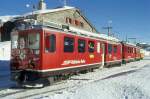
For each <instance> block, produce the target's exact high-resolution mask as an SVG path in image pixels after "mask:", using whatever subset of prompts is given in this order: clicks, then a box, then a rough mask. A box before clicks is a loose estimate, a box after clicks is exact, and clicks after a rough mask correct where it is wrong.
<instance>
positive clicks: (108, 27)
mask: <svg viewBox="0 0 150 99" xmlns="http://www.w3.org/2000/svg"><path fill="white" fill-rule="evenodd" d="M103 29H107V31H108V36H110V30H111V29H112V27H111V26H107V27H103Z"/></svg>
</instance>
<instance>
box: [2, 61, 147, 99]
mask: <svg viewBox="0 0 150 99" xmlns="http://www.w3.org/2000/svg"><path fill="white" fill-rule="evenodd" d="M147 63H150V62H147ZM147 63H144V64H143V65H142V66H136V67H135V66H131V67H130V68H126V66H122V67H120V70H119V71H118V72H115V73H111V71H113V69H112V70H111V69H106V71H101V70H96V72H95V73H94V74H93V73H92V72H90V73H89V74H88V73H87V74H85V75H84V74H81V76H73V77H71V79H68V80H64V81H60V82H58V83H55V84H53V85H52V86H48V87H44V88H41V89H19V88H15V87H14V88H12V87H10V88H7V89H4V90H0V98H9V97H11V98H18V99H23V98H29V97H34V96H37V95H40V94H55V93H57V92H59V93H61V91H62V90H66V89H71V88H76V87H80V86H83V85H85V84H87V83H91V82H97V81H100V80H105V79H109V78H113V77H117V76H122V75H125V74H128V73H132V72H136V71H137V70H139V69H141V68H143V67H144V66H147ZM124 68H126V69H124ZM107 72H109V73H110V74H108V73H107ZM86 75H92V76H93V75H96V76H95V78H92V77H91V78H89V77H86ZM82 76H85V77H82Z"/></svg>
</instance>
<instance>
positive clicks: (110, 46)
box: [108, 44, 112, 53]
mask: <svg viewBox="0 0 150 99" xmlns="http://www.w3.org/2000/svg"><path fill="white" fill-rule="evenodd" d="M111 52H112V44H108V53H111Z"/></svg>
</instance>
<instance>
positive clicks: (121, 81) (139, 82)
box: [32, 58, 150, 99]
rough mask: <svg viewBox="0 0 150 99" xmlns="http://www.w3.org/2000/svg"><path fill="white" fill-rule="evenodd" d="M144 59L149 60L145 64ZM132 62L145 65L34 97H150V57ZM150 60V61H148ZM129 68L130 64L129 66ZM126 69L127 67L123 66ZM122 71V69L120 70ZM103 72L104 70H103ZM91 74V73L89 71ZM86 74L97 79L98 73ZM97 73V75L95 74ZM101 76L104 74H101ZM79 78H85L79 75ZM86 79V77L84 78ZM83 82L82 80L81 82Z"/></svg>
mask: <svg viewBox="0 0 150 99" xmlns="http://www.w3.org/2000/svg"><path fill="white" fill-rule="evenodd" d="M144 61H147V63H146V64H144ZM144 61H141V62H139V63H138V62H135V63H130V64H128V65H132V66H131V67H132V68H136V67H138V66H139V65H142V64H144V65H143V67H142V68H140V69H133V70H131V71H128V72H123V73H122V72H121V73H117V74H116V75H111V76H108V77H106V78H104V79H100V80H95V81H93V82H91V83H87V84H84V85H81V86H77V87H74V88H70V89H65V90H63V91H60V92H56V93H55V94H52V95H49V94H42V95H38V96H34V97H32V98H35V99H40V98H44V99H45V98H47V99H150V58H146V59H145V60H144ZM148 61H149V62H148ZM124 67H125V66H124ZM119 68H120V67H116V68H111V70H108V72H106V73H108V74H109V73H110V74H111V73H112V72H114V73H115V72H116V70H119ZM127 68H128V69H127V70H129V68H130V66H129V67H128V66H127ZM122 69H125V68H122ZM120 71H121V70H120ZM102 72H103V71H102ZM89 74H91V73H89ZM89 74H87V75H88V76H87V75H86V79H95V78H94V77H95V76H97V74H96V73H94V75H93V74H91V75H92V76H91V75H89ZM95 74H96V75H95ZM99 76H100V77H101V76H102V75H99ZM79 79H83V78H81V77H79ZM84 79H85V78H84ZM80 83H82V81H81V82H80Z"/></svg>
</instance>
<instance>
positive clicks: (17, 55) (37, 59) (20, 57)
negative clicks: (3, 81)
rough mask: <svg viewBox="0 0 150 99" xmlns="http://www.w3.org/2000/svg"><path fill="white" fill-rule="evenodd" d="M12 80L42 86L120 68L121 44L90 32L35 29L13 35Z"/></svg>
mask: <svg viewBox="0 0 150 99" xmlns="http://www.w3.org/2000/svg"><path fill="white" fill-rule="evenodd" d="M11 53H12V54H11V78H12V80H15V81H18V82H19V83H43V82H45V81H48V80H51V81H53V80H54V79H57V77H60V76H63V75H67V74H71V73H78V72H80V71H83V70H92V69H94V68H98V67H100V66H103V65H104V63H105V65H107V66H108V65H113V64H121V43H119V40H117V39H115V38H112V37H104V36H100V34H94V33H89V32H87V31H77V32H65V31H62V30H58V29H54V28H44V27H40V28H33V29H26V30H21V31H17V32H13V33H12V52H11Z"/></svg>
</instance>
